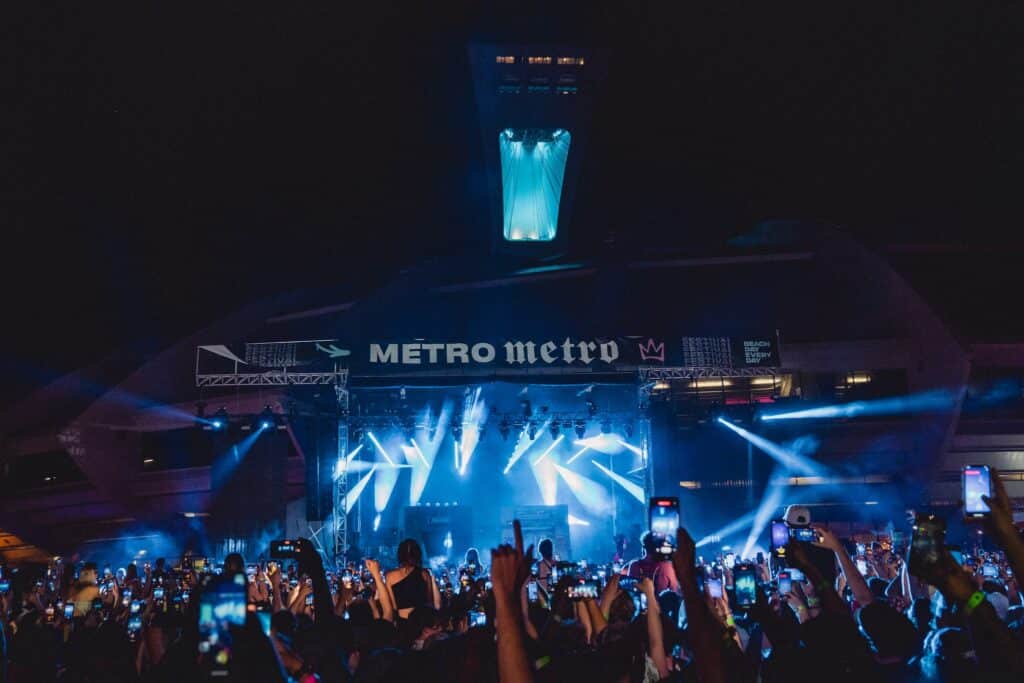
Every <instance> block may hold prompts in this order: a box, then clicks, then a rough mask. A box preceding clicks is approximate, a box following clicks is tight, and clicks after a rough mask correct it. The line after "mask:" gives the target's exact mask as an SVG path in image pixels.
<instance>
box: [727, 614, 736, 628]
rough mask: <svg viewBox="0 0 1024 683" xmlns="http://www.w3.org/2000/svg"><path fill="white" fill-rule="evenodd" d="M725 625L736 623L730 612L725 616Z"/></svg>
mask: <svg viewBox="0 0 1024 683" xmlns="http://www.w3.org/2000/svg"><path fill="white" fill-rule="evenodd" d="M725 625H726V626H735V625H736V620H735V619H733V618H732V615H731V614H730V615H728V616H727V617H726V618H725Z"/></svg>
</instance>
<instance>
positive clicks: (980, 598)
mask: <svg viewBox="0 0 1024 683" xmlns="http://www.w3.org/2000/svg"><path fill="white" fill-rule="evenodd" d="M983 602H985V594H984V593H982V592H981V591H976V592H975V593H974V595H972V596H971V597H970V598H969V599H968V600H967V613H968V614H970V613H971V612H973V611H974V610H975V609H976V608H977V607H978V605H980V604H981V603H983Z"/></svg>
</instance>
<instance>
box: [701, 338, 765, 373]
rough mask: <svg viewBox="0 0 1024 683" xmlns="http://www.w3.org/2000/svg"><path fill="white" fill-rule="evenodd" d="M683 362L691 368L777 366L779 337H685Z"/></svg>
mask: <svg viewBox="0 0 1024 683" xmlns="http://www.w3.org/2000/svg"><path fill="white" fill-rule="evenodd" d="M682 353H683V359H682V365H683V366H684V367H690V368H756V367H777V366H778V365H779V347H778V343H777V341H776V339H775V337H772V336H764V337H744V338H736V337H683V344H682Z"/></svg>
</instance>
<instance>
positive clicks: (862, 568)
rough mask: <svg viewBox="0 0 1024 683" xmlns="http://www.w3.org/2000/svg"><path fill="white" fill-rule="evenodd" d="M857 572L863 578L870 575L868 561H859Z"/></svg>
mask: <svg viewBox="0 0 1024 683" xmlns="http://www.w3.org/2000/svg"><path fill="white" fill-rule="evenodd" d="M857 571H859V572H860V573H861V576H867V575H868V563H867V561H866V560H857Z"/></svg>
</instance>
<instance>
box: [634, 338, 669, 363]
mask: <svg viewBox="0 0 1024 683" xmlns="http://www.w3.org/2000/svg"><path fill="white" fill-rule="evenodd" d="M639 346H640V360H647V361H658V362H659V363H664V362H665V342H661V343H660V344H655V343H654V340H653V339H648V340H647V343H646V344H639Z"/></svg>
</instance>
